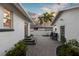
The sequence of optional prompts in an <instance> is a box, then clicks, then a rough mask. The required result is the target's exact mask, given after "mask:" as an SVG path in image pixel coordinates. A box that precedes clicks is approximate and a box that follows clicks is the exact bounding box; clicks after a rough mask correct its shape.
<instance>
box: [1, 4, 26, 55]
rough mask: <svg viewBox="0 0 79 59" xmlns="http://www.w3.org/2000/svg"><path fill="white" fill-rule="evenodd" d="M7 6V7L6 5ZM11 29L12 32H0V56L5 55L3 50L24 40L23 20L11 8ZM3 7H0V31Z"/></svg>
mask: <svg viewBox="0 0 79 59" xmlns="http://www.w3.org/2000/svg"><path fill="white" fill-rule="evenodd" d="M6 6H8V5H6ZM8 7H9V8H12V11H13V29H14V31H6V32H0V55H5V50H8V49H10V48H11V47H13V46H14V44H15V43H17V42H18V41H19V40H22V39H24V20H25V18H24V17H23V16H22V15H20V14H19V12H18V11H17V10H15V8H14V7H13V6H11V7H10V5H9V6H8ZM2 19H3V6H1V5H0V29H2V24H1V23H2Z"/></svg>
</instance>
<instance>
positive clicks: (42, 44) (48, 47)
mask: <svg viewBox="0 0 79 59" xmlns="http://www.w3.org/2000/svg"><path fill="white" fill-rule="evenodd" d="M34 39H36V45H29V46H28V51H27V52H26V55H27V56H56V47H57V46H59V45H60V42H58V41H55V40H52V39H50V37H44V36H34Z"/></svg>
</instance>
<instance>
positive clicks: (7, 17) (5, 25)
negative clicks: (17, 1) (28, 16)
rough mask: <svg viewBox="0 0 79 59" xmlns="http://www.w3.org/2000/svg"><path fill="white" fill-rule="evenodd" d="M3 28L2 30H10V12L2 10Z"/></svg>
mask: <svg viewBox="0 0 79 59" xmlns="http://www.w3.org/2000/svg"><path fill="white" fill-rule="evenodd" d="M3 15H4V16H3V28H4V29H12V12H11V11H9V10H7V9H4V14H3Z"/></svg>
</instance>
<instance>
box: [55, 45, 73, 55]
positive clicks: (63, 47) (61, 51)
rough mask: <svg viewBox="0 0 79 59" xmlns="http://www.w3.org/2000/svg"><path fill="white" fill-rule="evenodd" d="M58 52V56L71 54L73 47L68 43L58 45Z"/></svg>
mask: <svg viewBox="0 0 79 59" xmlns="http://www.w3.org/2000/svg"><path fill="white" fill-rule="evenodd" d="M56 54H57V55H58V56H71V55H72V53H71V48H69V46H68V45H61V46H58V47H57V51H56Z"/></svg>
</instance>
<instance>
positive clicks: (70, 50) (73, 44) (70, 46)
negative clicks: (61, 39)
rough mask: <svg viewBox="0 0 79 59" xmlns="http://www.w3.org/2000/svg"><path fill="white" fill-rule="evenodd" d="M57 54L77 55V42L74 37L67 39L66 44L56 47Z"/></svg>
mask: <svg viewBox="0 0 79 59" xmlns="http://www.w3.org/2000/svg"><path fill="white" fill-rule="evenodd" d="M56 53H57V55H59V56H79V42H77V41H76V40H75V39H72V40H69V42H66V44H63V45H61V46H58V47H57V51H56Z"/></svg>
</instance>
